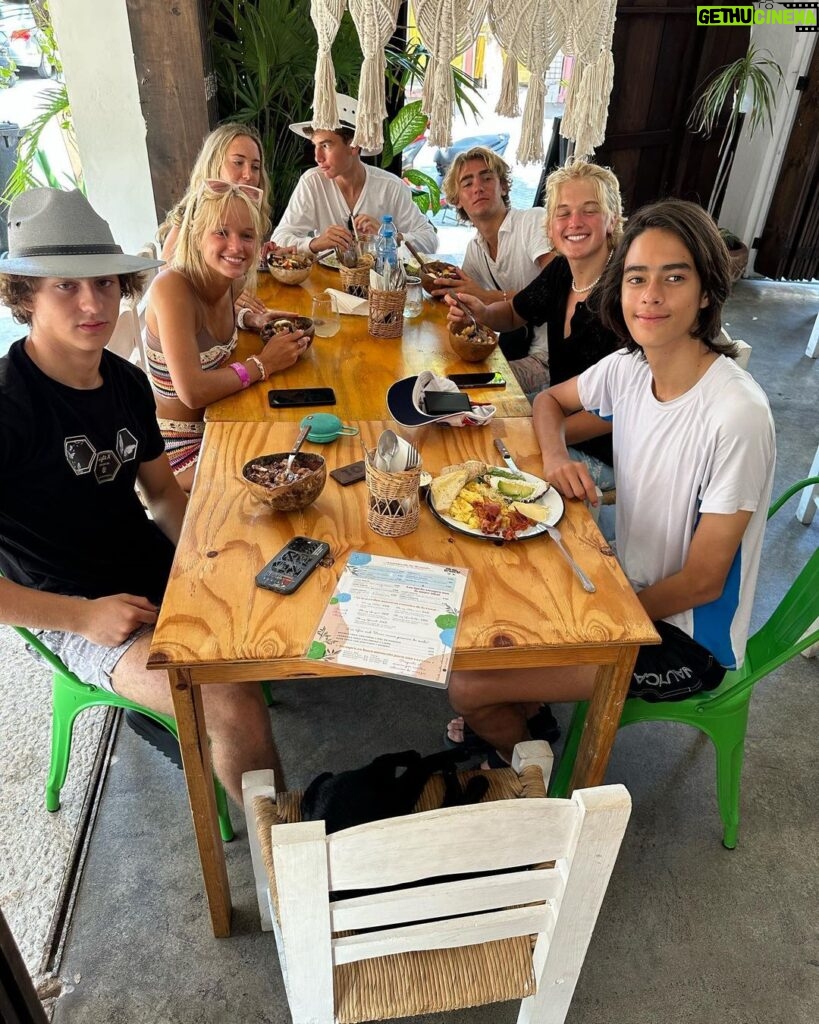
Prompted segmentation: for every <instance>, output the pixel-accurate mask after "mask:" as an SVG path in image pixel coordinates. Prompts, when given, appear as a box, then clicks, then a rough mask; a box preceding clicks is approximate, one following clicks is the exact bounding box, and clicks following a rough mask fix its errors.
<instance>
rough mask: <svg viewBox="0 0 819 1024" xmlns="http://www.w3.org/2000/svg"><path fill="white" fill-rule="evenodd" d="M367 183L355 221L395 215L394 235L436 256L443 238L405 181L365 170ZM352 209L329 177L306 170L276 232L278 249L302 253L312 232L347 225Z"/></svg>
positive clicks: (384, 172) (360, 198) (317, 170)
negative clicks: (291, 248)
mask: <svg viewBox="0 0 819 1024" xmlns="http://www.w3.org/2000/svg"><path fill="white" fill-rule="evenodd" d="M363 167H364V170H365V171H366V174H367V176H366V179H365V181H364V188H363V189H362V190H361V195H360V196H359V197H358V202H357V203H356V204H355V209H354V210H353V211H352V214H353V216H355V215H357V214H359V213H367V214H369V215H370V216H371V217H375V218H376V220H380V219H381V217H383V216H384V214H385V213H391V214H392V219H393V223H394V224H395V230H396V231H397V232H399V233H400V234H402V235H403V236H404V238H405V239H409V241H410V242H412V243H413V245H414V246H415V248H416V249H420V251H421V252H424V253H428V252H436V251H437V249H438V236H437V234H436V233H435V228H434V227H433V226H432V224H431V223H430V221H428V220H427V218H426V217H425V216H424V215H423V213H421V211H420V210H419V209H418V207H417V206H416V205H415V203H414V202H413V201H412V193H411V192H410V190H409V188H408V187H407V186H406V185H405V184H404V182H403V181H401V179H400V178H398V177H396V176H395V175H394V174H390V172H389V171H384V170H382V169H381V168H380V167H370V166H369V165H368V164H364V165H363ZM349 217H350V209H349V207H348V206H347V203H346V201H345V199H344V197H343V196H342V194H341V189H339V187H338V185H336V183H335V182H334V181H331V180H330V179H329V178H325V177H324V175H323V174H322V173H321V171H320V170H319V169H318V167H312V168H311V169H310V170H309V171H305V173H304V174H302V176H301V177H300V178H299V182H298V184H297V185H296V187H295V189H294V190H293V195H292V196H291V197H290V202H289V203H288V204H287V209H286V210H285V211H284V216H283V217H282V219H281V221H280V222H279V225H278V227H277V228H276V230H275V231H274V232H273V241H274V242H276V244H277V245H295V246H296V247H297V249H298V250H299V251H300V252H306V251H307V250H308V249H309V246H310V237H309V232H310V231H313V230H316V231H318V232H319V233H321V232H323V231H326V230H327V228H329V227H331V226H332V225H333V224H341V225H342V226H346V225H347V220H348V219H349Z"/></svg>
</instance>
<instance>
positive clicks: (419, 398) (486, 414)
mask: <svg viewBox="0 0 819 1024" xmlns="http://www.w3.org/2000/svg"><path fill="white" fill-rule="evenodd" d="M457 390H458V386H457V384H456V383H455V382H454V381H452V380H450V379H449V378H448V377H437V376H436V375H435V374H434V373H433V372H432V370H422V371H421V372H420V373H419V374H418V379H417V380H416V381H415V387H414V388H413V389H412V404H413V405H414V406H415V408H416V409H417V410H418V412H422V413H424V414H425V415H427V416H428V415H429V413H428V412H427V411H426V409H425V408H424V402H423V398H424V394H425V393H426V392H427V391H457ZM495 412H496V410H495V406H494V405H473V406H472V412H471V413H470V412H454V413H452V415H451V416H439V417H438V418H437V419H436V421H435V422H436V423H448V424H449V425H450V426H451V427H482V426H483V425H484V423H488V422H489V421H490V420H491V419H492V417H493V416H494V415H495Z"/></svg>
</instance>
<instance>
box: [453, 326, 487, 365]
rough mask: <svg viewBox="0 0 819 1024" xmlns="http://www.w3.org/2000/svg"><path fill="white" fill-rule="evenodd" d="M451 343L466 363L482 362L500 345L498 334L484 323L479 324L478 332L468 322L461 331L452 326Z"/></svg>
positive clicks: (454, 350)
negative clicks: (454, 329)
mask: <svg viewBox="0 0 819 1024" xmlns="http://www.w3.org/2000/svg"><path fill="white" fill-rule="evenodd" d="M467 332H469V333H467ZM449 344H450V345H451V346H452V350H453V352H455V354H456V355H458V356H460V357H461V359H463V361H464V362H465V363H480V362H482V361H483V360H484V359H488V358H489V356H491V355H492V353H493V352H494V351H495V349H496V348H497V347H498V336H497V335H496V334H495V333H494V332H493V331H490V330H489V328H488V327H484V326H483V325H482V324H479V325H478V330H477V332H476V331H475V327H474V325H473V324H472V323H471V322H468V323H467V324H466V326H465V327H464V328H462V329H461V330H460V331H453V330H452V328H451V327H450V329H449Z"/></svg>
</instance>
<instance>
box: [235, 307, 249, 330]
mask: <svg viewBox="0 0 819 1024" xmlns="http://www.w3.org/2000/svg"><path fill="white" fill-rule="evenodd" d="M249 312H250V310H249V309H248V307H247V306H242V308H241V309H240V310H239V312H238V313H237V314H236V326H237V327H238V328H239V330H240V331H249V330H250V328H249V327H245V319H246V317H247V314H248V313H249Z"/></svg>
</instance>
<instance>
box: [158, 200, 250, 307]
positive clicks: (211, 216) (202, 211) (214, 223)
mask: <svg viewBox="0 0 819 1024" xmlns="http://www.w3.org/2000/svg"><path fill="white" fill-rule="evenodd" d="M225 185H226V188H225V191H224V192H213V191H211V189H209V188H208V186H207V185H205V184H204V182H203V183H202V185H200V187H199V189H198V191H197V192H196V194H195V195H193V196H191V200H190V202H189V203H188V205H187V208H186V209H185V215H184V216H183V218H182V223H181V225H180V227H179V238H178V239H177V242H176V249H175V251H174V254H173V259H172V260H171V264H170V265H171V267H172V268H173V269H174V270H178V271H179V273H180V274H183V275H184V276H185V277H187V279H188V280H189V281H190V282H191V284H192V285H193V286H194V288H195V289H197V290H201V289H203V288H204V287H205V285H206V283H207V280H208V277H209V275H210V270H209V268H208V266H207V264H206V263H205V257H204V253H203V242H204V239H205V235H207V234H208V232H210V231H213V230H215V229H216V228H218V227H220V226H221V225H222V224H224V223H225V221H226V220H227V217H228V214H229V210H230V205H231V203H234V202H237V201H238V202H240V203H244V205H245V208H246V209H247V211H248V212H249V214H250V223H251V226H252V227H253V232H254V234H255V235H256V255H255V258H254V260H253V263H252V266H251V268H250V270H249V271H248V273H247V275H246V276H245V278H244V282H243V287H244V288H245V289H246V290H247V291H249V292H251V293H252V292H254V291H255V290H256V268H257V266H258V264H259V252H260V249H261V239H262V231H263V227H264V224H263V221H262V214H261V210H260V209H259V207H257V206H256V205H255V204H254V203H253V202H252V201H251V200H250V199H249V198H248V196H246V195H245V193H244V192H243V191H242V190H241V188H240V187H239V186H238V185H228V184H227V182H226V183H225Z"/></svg>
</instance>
